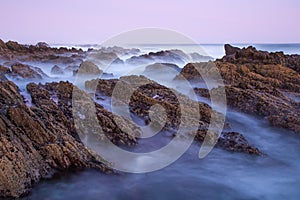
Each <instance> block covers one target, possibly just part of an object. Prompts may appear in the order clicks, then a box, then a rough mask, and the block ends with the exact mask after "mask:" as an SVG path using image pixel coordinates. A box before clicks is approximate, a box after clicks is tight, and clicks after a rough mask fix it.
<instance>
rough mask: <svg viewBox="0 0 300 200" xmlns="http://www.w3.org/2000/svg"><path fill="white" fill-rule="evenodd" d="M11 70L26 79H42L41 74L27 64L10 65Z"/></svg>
mask: <svg viewBox="0 0 300 200" xmlns="http://www.w3.org/2000/svg"><path fill="white" fill-rule="evenodd" d="M11 69H12V72H13V73H15V74H17V75H19V76H21V77H22V78H27V79H42V75H41V74H39V73H38V72H36V71H35V70H33V69H32V68H31V67H30V66H29V65H23V64H21V63H17V64H14V65H12V66H11Z"/></svg>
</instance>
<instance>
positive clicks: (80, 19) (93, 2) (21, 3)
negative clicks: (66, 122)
mask: <svg viewBox="0 0 300 200" xmlns="http://www.w3.org/2000/svg"><path fill="white" fill-rule="evenodd" d="M0 5H1V11H0V26H1V28H0V38H1V39H2V40H4V41H8V40H15V41H18V42H21V43H26V44H29V43H30V44H35V43H36V42H39V41H45V42H47V43H49V44H88V43H89V44H91V43H92V44H100V43H102V42H103V41H105V40H107V39H109V38H111V37H113V36H115V35H118V34H120V33H122V32H126V31H130V30H133V29H138V28H143V27H156V28H163V29H169V30H174V31H177V32H179V33H182V34H183V35H186V36H187V37H190V38H192V39H193V40H195V41H197V42H199V43H202V44H203V43H300V25H299V24H300V23H299V20H300V1H299V0H206V1H202V0H147V1H144V0H106V1H104V0H84V1H78V0H51V1H42V0H0Z"/></svg>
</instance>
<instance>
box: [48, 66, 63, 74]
mask: <svg viewBox="0 0 300 200" xmlns="http://www.w3.org/2000/svg"><path fill="white" fill-rule="evenodd" d="M51 73H52V74H59V75H61V74H64V71H63V70H62V69H61V68H60V67H59V66H57V65H54V66H53V67H52V69H51Z"/></svg>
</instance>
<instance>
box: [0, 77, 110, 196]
mask: <svg viewBox="0 0 300 200" xmlns="http://www.w3.org/2000/svg"><path fill="white" fill-rule="evenodd" d="M34 86H36V85H34V84H31V85H29V86H28V89H29V90H30V89H32V90H31V91H32V92H33V91H34V93H35V95H33V97H34V98H33V99H34V103H36V104H38V106H37V107H35V106H33V107H31V108H29V107H27V106H26V105H25V104H24V103H23V102H24V100H23V98H22V96H21V95H20V93H19V90H18V88H17V86H16V85H15V84H14V83H13V82H10V81H3V82H0V99H1V101H0V135H1V137H0V155H1V156H0V168H1V170H0V197H2V198H14V197H19V196H20V195H22V194H25V193H27V192H29V191H30V189H31V188H32V186H33V185H34V184H35V183H37V182H38V181H39V180H40V179H41V178H43V177H46V176H47V175H48V174H51V173H52V172H53V170H63V169H68V168H86V167H89V168H96V169H99V170H101V171H104V172H107V173H110V172H112V170H111V169H110V168H109V167H107V165H106V164H107V163H105V161H103V159H101V158H100V157H99V156H97V155H96V154H95V153H93V152H91V151H90V150H88V149H87V148H86V147H84V145H83V144H82V143H81V142H79V141H78V140H76V139H75V138H74V137H73V136H71V135H70V134H69V129H68V127H66V126H65V124H64V119H65V118H66V116H65V115H64V114H63V113H62V112H61V111H60V109H59V107H58V106H57V105H56V104H55V103H54V102H51V101H50V100H49V101H47V98H48V97H49V94H48V93H47V92H46V91H39V90H37V89H38V88H34ZM37 99H38V100H37Z"/></svg>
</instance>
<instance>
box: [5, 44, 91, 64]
mask: <svg viewBox="0 0 300 200" xmlns="http://www.w3.org/2000/svg"><path fill="white" fill-rule="evenodd" d="M85 56H86V52H84V51H82V50H81V49H79V50H78V49H75V48H71V49H68V48H64V47H61V48H52V47H50V46H49V45H48V44H46V43H44V42H39V43H37V44H36V45H22V44H19V43H17V42H14V41H8V42H6V43H5V42H3V41H2V40H0V59H1V60H5V61H19V62H51V63H63V64H77V63H80V62H82V60H83V59H84V58H85Z"/></svg>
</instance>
